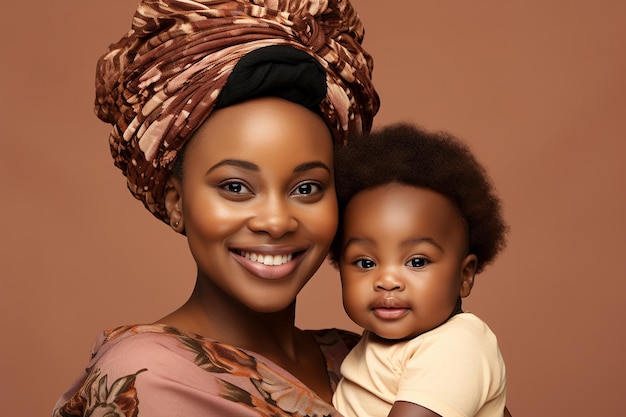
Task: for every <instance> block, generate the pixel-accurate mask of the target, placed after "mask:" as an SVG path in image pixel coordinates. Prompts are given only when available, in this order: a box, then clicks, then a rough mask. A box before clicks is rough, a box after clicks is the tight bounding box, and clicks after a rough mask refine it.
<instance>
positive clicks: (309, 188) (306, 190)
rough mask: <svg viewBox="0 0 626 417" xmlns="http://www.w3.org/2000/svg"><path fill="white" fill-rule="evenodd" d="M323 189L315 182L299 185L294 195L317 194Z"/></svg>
mask: <svg viewBox="0 0 626 417" xmlns="http://www.w3.org/2000/svg"><path fill="white" fill-rule="evenodd" d="M321 189H322V187H321V186H320V185H319V184H317V183H314V182H305V183H302V184H298V186H297V187H296V189H295V191H294V194H297V195H309V194H313V193H317V192H319V191H320V190H321Z"/></svg>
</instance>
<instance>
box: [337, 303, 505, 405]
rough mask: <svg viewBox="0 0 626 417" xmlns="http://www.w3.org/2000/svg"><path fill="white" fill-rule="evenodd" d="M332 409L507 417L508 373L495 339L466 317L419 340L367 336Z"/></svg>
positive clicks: (344, 369)
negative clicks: (405, 405)
mask: <svg viewBox="0 0 626 417" xmlns="http://www.w3.org/2000/svg"><path fill="white" fill-rule="evenodd" d="M341 373H342V375H343V379H342V380H341V381H340V383H339V385H338V387H337V391H336V392H335V396H334V398H333V403H334V405H335V407H336V408H337V409H338V410H339V411H340V412H341V413H342V414H343V415H344V416H346V417H367V416H372V417H384V416H387V414H389V411H390V410H391V406H392V405H393V403H394V401H408V402H411V403H414V404H419V405H421V406H423V407H426V408H428V409H430V410H432V411H434V412H436V413H437V414H439V415H441V416H444V417H470V416H476V417H502V415H503V413H504V406H505V402H506V371H505V366H504V361H503V359H502V355H501V354H500V350H499V348H498V343H497V340H496V336H495V335H494V334H493V332H492V331H491V330H490V329H489V327H488V326H487V324H486V323H484V322H483V321H482V320H480V319H479V318H478V317H476V316H475V315H473V314H471V313H461V314H457V315H456V316H454V317H452V318H451V319H450V320H448V321H447V322H446V323H444V324H442V325H441V326H439V327H437V328H435V329H433V330H431V331H429V332H427V333H424V334H421V335H419V336H417V337H415V338H414V339H411V340H407V341H401V342H394V341H389V340H384V339H380V338H378V337H377V336H375V335H372V334H371V333H369V332H367V331H366V332H364V334H363V337H362V338H361V341H360V342H359V343H358V345H357V346H355V348H354V349H353V350H352V351H351V352H350V354H348V356H347V357H346V359H345V360H344V362H343V364H342V365H341Z"/></svg>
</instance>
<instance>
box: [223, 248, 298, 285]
mask: <svg viewBox="0 0 626 417" xmlns="http://www.w3.org/2000/svg"><path fill="white" fill-rule="evenodd" d="M231 253H232V254H233V255H234V256H233V257H234V258H235V260H236V261H237V262H239V264H240V265H241V266H242V267H243V268H244V269H246V270H247V271H248V272H250V273H251V274H252V275H255V276H257V277H259V278H263V279H281V278H285V277H287V276H289V275H290V274H291V273H292V272H293V271H294V270H295V269H296V267H297V266H298V264H299V263H300V257H299V256H298V255H299V254H300V253H301V252H289V253H282V254H280V253H262V252H258V251H255V252H253V251H244V250H234V251H231Z"/></svg>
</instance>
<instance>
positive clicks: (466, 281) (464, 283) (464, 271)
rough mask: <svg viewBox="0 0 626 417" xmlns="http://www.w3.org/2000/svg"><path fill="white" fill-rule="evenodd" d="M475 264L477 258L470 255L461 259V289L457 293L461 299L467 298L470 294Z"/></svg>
mask: <svg viewBox="0 0 626 417" xmlns="http://www.w3.org/2000/svg"><path fill="white" fill-rule="evenodd" d="M477 264H478V258H477V257H476V255H474V254H472V253H470V254H469V255H467V256H466V257H465V259H463V263H462V264H461V288H460V291H459V295H460V296H461V298H465V297H467V296H468V295H470V293H471V292H472V287H473V286H474V276H475V275H476V265H477Z"/></svg>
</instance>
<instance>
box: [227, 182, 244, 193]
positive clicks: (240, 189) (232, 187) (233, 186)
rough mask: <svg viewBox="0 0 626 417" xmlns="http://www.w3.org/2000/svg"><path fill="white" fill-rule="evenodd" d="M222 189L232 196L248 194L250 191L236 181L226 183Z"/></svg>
mask: <svg viewBox="0 0 626 417" xmlns="http://www.w3.org/2000/svg"><path fill="white" fill-rule="evenodd" d="M222 188H223V189H224V190H226V191H228V192H229V193H232V194H250V189H248V187H246V186H245V185H244V184H243V183H241V182H237V181H233V182H229V183H226V184H224V185H223V186H222Z"/></svg>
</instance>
